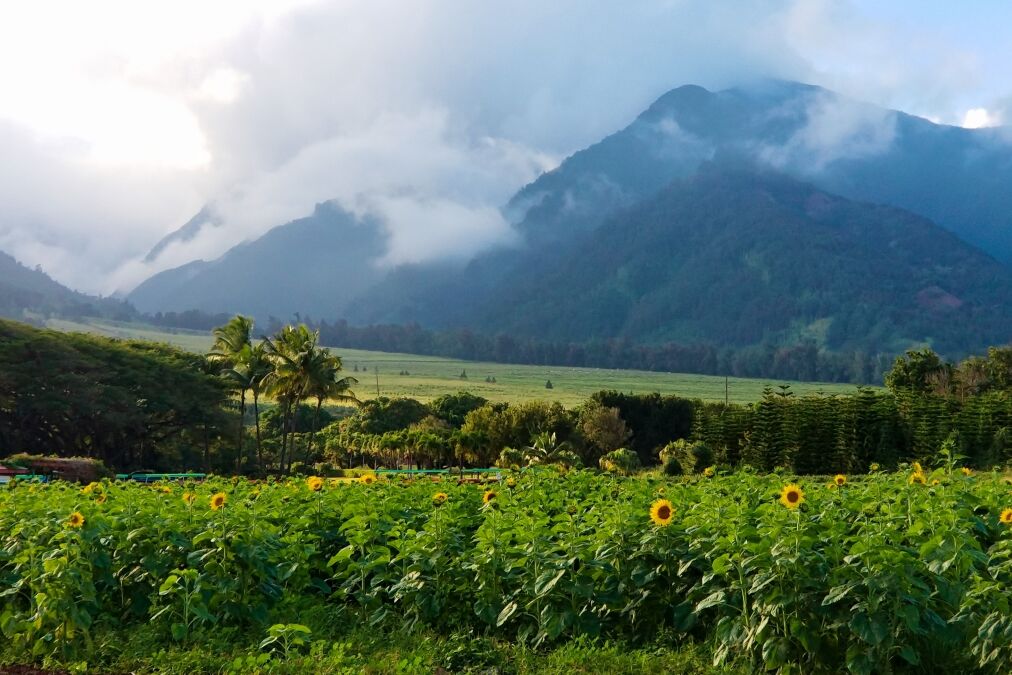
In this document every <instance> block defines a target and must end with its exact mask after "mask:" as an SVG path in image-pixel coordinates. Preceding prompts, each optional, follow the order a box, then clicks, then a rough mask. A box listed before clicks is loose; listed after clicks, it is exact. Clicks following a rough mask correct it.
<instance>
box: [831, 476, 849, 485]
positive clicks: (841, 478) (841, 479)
mask: <svg viewBox="0 0 1012 675" xmlns="http://www.w3.org/2000/svg"><path fill="white" fill-rule="evenodd" d="M833 482H834V483H836V484H837V485H843V484H844V483H846V482H847V477H846V476H844V475H843V474H842V473H838V474H836V475H835V476H833Z"/></svg>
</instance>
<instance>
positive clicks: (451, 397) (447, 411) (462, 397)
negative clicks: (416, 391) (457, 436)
mask: <svg viewBox="0 0 1012 675" xmlns="http://www.w3.org/2000/svg"><path fill="white" fill-rule="evenodd" d="M486 379H490V378H486ZM486 403H488V400H487V399H485V398H482V397H481V396H478V395H477V394H472V393H471V392H469V391H458V392H457V393H456V394H443V395H442V396H440V397H439V398H437V399H435V400H434V401H432V402H431V403H429V409H430V410H431V411H432V414H433V415H435V416H436V417H439V418H441V419H444V420H446V421H447V422H448V423H449V424H450V425H451V426H453V427H456V428H460V426H461V425H462V424H464V418H465V417H467V413H469V412H471V411H472V410H477V409H478V408H480V407H482V406H483V405H485V404H486Z"/></svg>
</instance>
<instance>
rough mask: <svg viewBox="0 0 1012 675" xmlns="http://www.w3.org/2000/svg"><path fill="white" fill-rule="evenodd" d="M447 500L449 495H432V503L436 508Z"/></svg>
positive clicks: (438, 493) (443, 493)
mask: <svg viewBox="0 0 1012 675" xmlns="http://www.w3.org/2000/svg"><path fill="white" fill-rule="evenodd" d="M449 498H450V495H448V494H446V493H445V492H437V493H436V494H434V495H432V503H433V504H435V505H436V506H439V505H440V504H442V503H444V502H445V501H446V500H447V499H449Z"/></svg>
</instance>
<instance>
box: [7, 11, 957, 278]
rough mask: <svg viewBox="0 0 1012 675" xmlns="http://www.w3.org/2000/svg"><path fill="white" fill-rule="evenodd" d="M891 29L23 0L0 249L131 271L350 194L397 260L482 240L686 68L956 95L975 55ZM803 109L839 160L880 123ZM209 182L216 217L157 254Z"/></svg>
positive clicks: (794, 22) (673, 15) (66, 271)
mask: <svg viewBox="0 0 1012 675" xmlns="http://www.w3.org/2000/svg"><path fill="white" fill-rule="evenodd" d="M56 13H59V14H60V15H61V16H63V17H64V18H65V20H63V21H60V22H53V21H51V17H52V16H53V15H54V14H56ZM113 18H115V19H117V20H115V21H113V20H112V19H113ZM895 30H896V29H895V27H891V26H888V25H884V24H882V23H881V22H875V21H871V20H869V19H866V18H864V17H863V15H862V14H861V13H860V12H858V11H857V10H856V9H854V7H853V6H852V5H851V4H849V3H846V2H829V1H822V0H805V1H801V0H747V1H742V0H733V1H732V0H715V1H713V2H708V3H696V2H690V1H689V0H648V1H644V2H639V3H614V2H607V1H605V0H558V1H556V2H543V1H537V0H516V1H515V2H509V3H474V2H470V1H469V0H418V1H416V2H398V1H394V0H344V1H342V2H325V1H322V0H284V1H276V0H227V1H223V2H216V3H206V2H202V1H200V0H174V1H173V2H168V1H167V0H152V2H146V3H140V4H138V3H134V2H130V1H129V0H96V1H95V2H93V3H87V7H85V6H84V5H81V3H77V2H71V1H70V0H61V1H57V0H40V1H39V2H33V3H11V7H10V8H8V7H6V6H5V8H4V9H0V64H2V65H0V129H7V131H6V132H4V131H0V133H6V134H8V135H14V136H16V142H15V143H13V144H12V145H8V144H5V145H4V153H3V154H0V176H3V177H10V178H11V180H10V182H6V181H5V183H4V184H2V185H0V206H2V210H0V213H2V214H3V215H2V216H0V249H5V250H8V251H9V252H11V253H12V254H14V255H16V256H17V257H19V258H21V259H22V260H24V261H25V262H27V263H29V264H36V263H41V264H42V265H43V266H44V267H45V268H46V269H47V270H48V271H50V272H51V273H53V274H54V276H56V277H57V278H58V279H60V280H62V281H65V282H68V283H70V284H71V285H73V286H75V287H78V288H81V289H84V290H90V291H99V292H110V291H112V290H115V289H120V290H125V289H129V288H130V287H131V286H133V285H135V284H136V283H138V282H140V281H141V280H143V279H144V278H145V277H146V276H147V275H149V274H151V273H153V272H156V271H158V270H160V269H165V268H166V267H169V266H175V265H178V264H181V263H183V262H187V261H189V260H193V259H196V258H204V259H210V258H214V257H216V256H218V255H220V254H221V253H223V252H224V251H225V250H226V249H227V248H228V247H230V246H232V245H234V244H236V243H238V242H240V241H242V240H246V239H250V238H253V237H256V236H259V235H260V234H262V233H263V232H264V231H266V230H267V229H268V228H270V227H272V226H275V225H278V224H280V223H284V222H286V221H288V220H291V219H294V218H297V217H300V216H303V215H306V214H308V213H310V212H311V211H312V209H313V206H314V204H316V203H318V202H321V201H326V200H330V199H336V200H338V201H339V202H341V204H342V205H343V206H345V207H346V208H349V209H351V210H353V211H356V212H357V213H360V214H366V213H368V214H371V215H375V216H378V217H379V218H381V219H382V221H383V222H385V223H386V224H387V227H388V228H389V230H390V232H391V240H390V241H391V249H390V251H389V252H388V255H387V256H386V258H385V259H384V262H385V263H387V264H393V263H396V262H400V261H412V260H419V259H425V258H431V257H434V256H439V255H442V254H443V253H447V254H451V253H452V254H454V255H467V254H469V253H470V252H472V251H473V250H476V249H477V248H480V247H482V246H485V245H488V244H489V243H491V242H508V241H510V239H511V237H512V236H513V235H512V233H511V231H510V229H509V226H508V223H506V222H505V221H504V220H503V218H502V216H501V215H500V214H499V208H500V207H501V206H502V205H503V204H505V202H506V201H507V200H508V199H509V197H510V196H511V195H512V194H513V193H514V192H515V190H516V189H518V188H519V187H521V186H522V185H523V184H525V183H526V182H528V181H530V180H532V179H533V178H535V177H536V176H537V175H538V173H540V172H541V171H544V170H545V169H547V168H550V167H551V166H553V165H554V164H555V163H557V162H558V161H560V160H561V158H563V157H564V156H566V155H567V154H569V153H571V152H573V151H575V150H577V149H579V148H580V147H583V146H585V145H588V144H590V143H593V142H595V141H597V140H599V139H600V138H602V137H603V136H605V135H607V134H608V133H611V132H612V131H614V130H616V129H617V128H620V127H622V126H624V125H625V124H626V123H628V122H629V121H630V120H631V119H632V118H633V117H634V116H635V115H636V114H638V113H639V112H640V111H641V110H643V109H644V108H645V107H646V106H647V105H649V103H650V102H651V101H652V100H653V99H655V98H656V97H657V96H659V95H660V94H662V93H664V92H665V91H666V90H667V89H669V88H672V87H674V86H677V85H680V84H684V83H687V82H693V83H698V84H701V85H703V86H706V87H708V88H711V89H714V88H723V87H726V86H733V85H735V84H739V83H742V82H746V81H748V80H750V79H752V78H755V77H759V76H771V77H781V78H785V79H802V80H806V81H816V82H820V83H823V84H827V85H830V86H832V85H838V86H840V88H841V89H843V90H844V91H845V92H846V93H848V94H851V95H857V96H858V97H859V98H866V99H870V100H875V101H879V102H882V101H884V100H885V99H888V101H887V102H892V100H893V99H894V98H896V97H898V96H900V94H897V93H896V92H907V94H906V95H908V97H909V92H910V91H913V90H917V89H921V90H923V91H925V92H926V93H924V94H918V95H917V96H916V97H915V98H914V99H911V100H913V101H914V102H915V103H916V104H917V105H921V107H922V108H924V109H928V108H931V106H936V107H938V108H944V106H943V105H942V104H940V103H938V102H939V101H948V99H947V98H946V96H948V94H947V93H946V92H948V91H950V90H952V89H958V88H959V87H965V86H967V85H966V84H965V83H966V82H967V81H969V80H970V79H971V78H970V77H969V76H968V73H970V72H972V70H973V68H972V66H973V63H972V60H970V59H967V58H964V57H963V55H962V54H961V53H955V55H954V56H953V50H951V49H948V48H946V46H945V45H944V44H936V45H934V47H935V49H934V50H933V53H934V54H937V57H933V59H934V60H933V62H932V65H937V66H938V68H936V69H935V70H933V71H932V77H931V78H928V77H926V76H920V75H917V73H918V72H920V71H918V70H917V69H916V68H915V67H914V65H911V63H912V62H911V61H910V60H909V59H907V58H906V57H905V56H904V55H902V54H899V53H897V52H896V51H895V50H891V46H892V45H893V42H892V41H891V38H892V36H893V35H894V34H895ZM835 50H839V54H841V55H842V56H841V57H840V58H835V57H834V56H833V54H834V53H835ZM867 54H871V56H868V55H867ZM915 65H916V64H915ZM908 81H909V83H911V84H908ZM869 94H870V95H869ZM890 97H892V98H890ZM961 109H962V110H965V109H966V106H963V108H961ZM811 115H812V118H811V119H812V124H810V125H809V127H810V128H809V129H808V131H807V132H806V135H805V136H801V137H798V138H797V139H795V145H796V148H797V149H804V150H805V151H808V152H816V153H819V156H820V157H823V158H824V159H825V161H829V159H830V158H832V157H833V156H836V155H837V154H839V153H840V152H853V151H857V152H872V151H874V148H875V147H877V146H876V144H878V143H881V142H882V141H883V140H885V139H886V138H887V137H888V124H887V123H886V122H884V121H883V120H878V121H875V120H869V119H864V118H862V117H861V115H862V113H861V111H855V110H847V111H842V112H840V111H833V110H831V109H829V108H828V107H827V109H825V110H818V109H813V110H812V111H811ZM834 115H836V117H834ZM942 116H943V117H944V115H942ZM835 125H843V126H841V127H837V126H835ZM847 125H849V126H847ZM667 131H668V136H669V141H670V143H671V144H672V146H677V145H678V144H680V143H685V142H686V139H685V138H682V137H680V135H679V130H678V129H674V128H672V129H668V130H667ZM855 144H856V145H855ZM206 204H213V205H214V208H215V210H216V212H217V213H218V215H219V217H220V220H221V225H220V226H218V227H214V228H204V229H203V230H202V231H201V232H200V233H198V235H197V236H196V237H194V238H193V239H192V240H190V241H189V242H185V243H180V244H173V245H171V246H169V247H167V248H166V249H165V251H164V252H163V253H162V254H161V255H160V256H159V257H158V259H157V260H156V261H155V263H154V264H148V263H144V262H143V257H144V255H145V254H146V253H147V251H148V250H149V249H150V248H151V246H152V245H153V244H154V243H155V242H156V241H158V240H159V239H160V238H161V237H162V236H164V235H165V234H167V233H168V232H171V231H172V230H173V229H175V228H176V227H178V226H179V225H181V224H182V223H184V222H186V221H187V220H188V219H189V218H190V217H191V216H192V215H193V214H194V213H196V212H197V211H198V210H199V209H200V208H202V207H203V206H204V205H206Z"/></svg>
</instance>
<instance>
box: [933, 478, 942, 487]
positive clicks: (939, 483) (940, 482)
mask: <svg viewBox="0 0 1012 675" xmlns="http://www.w3.org/2000/svg"><path fill="white" fill-rule="evenodd" d="M931 484H932V485H933V486H934V485H941V484H942V481H940V480H938V479H937V478H936V479H935V480H933V481H931Z"/></svg>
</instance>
